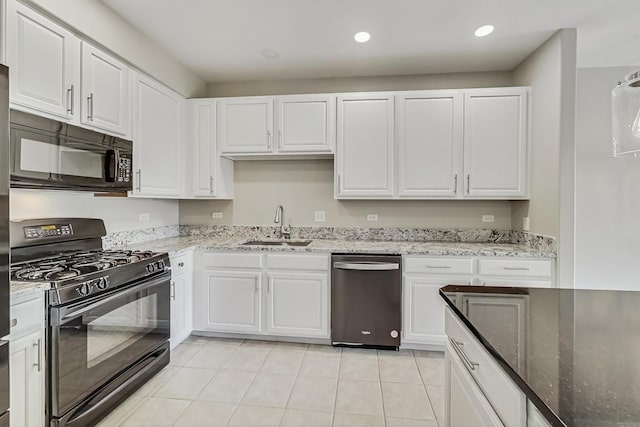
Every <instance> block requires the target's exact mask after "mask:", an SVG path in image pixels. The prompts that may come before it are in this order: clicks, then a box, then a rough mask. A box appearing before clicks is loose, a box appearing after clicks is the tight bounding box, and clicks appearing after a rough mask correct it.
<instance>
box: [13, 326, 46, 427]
mask: <svg viewBox="0 0 640 427" xmlns="http://www.w3.org/2000/svg"><path fill="white" fill-rule="evenodd" d="M10 346H11V350H10V352H11V355H10V359H9V364H10V373H9V375H10V383H11V385H10V388H11V402H10V407H11V411H10V418H11V425H12V426H28V427H31V426H34V427H36V426H42V425H44V333H43V332H42V331H37V332H32V333H31V334H29V335H26V336H24V337H21V338H18V339H16V340H13V341H11V344H10Z"/></svg>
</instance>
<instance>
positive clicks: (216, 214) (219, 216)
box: [211, 212, 222, 219]
mask: <svg viewBox="0 0 640 427" xmlns="http://www.w3.org/2000/svg"><path fill="white" fill-rule="evenodd" d="M211 218H213V219H222V212H211Z"/></svg>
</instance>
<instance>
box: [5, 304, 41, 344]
mask: <svg viewBox="0 0 640 427" xmlns="http://www.w3.org/2000/svg"><path fill="white" fill-rule="evenodd" d="M44 310H45V309H44V300H43V299H42V298H36V299H33V300H30V301H25V302H22V303H20V304H14V305H12V306H11V307H10V308H9V313H10V314H9V319H10V320H9V321H10V324H11V330H10V333H11V335H12V336H15V335H20V334H22V333H23V332H25V331H29V330H31V329H42V328H44Z"/></svg>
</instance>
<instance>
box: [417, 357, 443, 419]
mask: <svg viewBox="0 0 640 427" xmlns="http://www.w3.org/2000/svg"><path fill="white" fill-rule="evenodd" d="M411 354H412V355H413V361H414V363H415V364H416V367H417V368H418V373H419V374H420V381H422V388H424V392H425V394H426V395H427V400H429V406H430V407H431V412H433V418H434V421H435V422H436V425H437V426H440V421H439V420H438V416H437V415H436V408H435V406H433V402H432V401H431V396H429V390H428V389H427V384H425V382H424V378H423V377H422V370H421V369H420V365H418V362H417V361H416V360H415V359H416V354H415V353H414V351H413V350H411Z"/></svg>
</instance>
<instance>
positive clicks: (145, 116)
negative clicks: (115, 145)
mask: <svg viewBox="0 0 640 427" xmlns="http://www.w3.org/2000/svg"><path fill="white" fill-rule="evenodd" d="M134 85H135V88H134V89H135V90H134V111H133V113H134V114H133V120H134V126H133V149H134V155H133V162H134V172H135V173H134V179H133V188H134V190H133V193H134V195H156V196H177V195H179V192H180V183H181V181H180V178H179V177H180V175H179V173H180V168H179V164H180V158H181V154H182V153H181V150H180V148H181V145H182V138H183V116H184V108H185V105H184V98H182V97H181V96H180V95H178V94H176V93H175V92H173V91H171V90H170V89H168V88H166V87H165V86H162V85H161V84H159V83H158V82H156V81H154V80H152V79H150V78H148V77H145V76H143V75H140V74H137V75H136V78H135V82H134Z"/></svg>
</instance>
